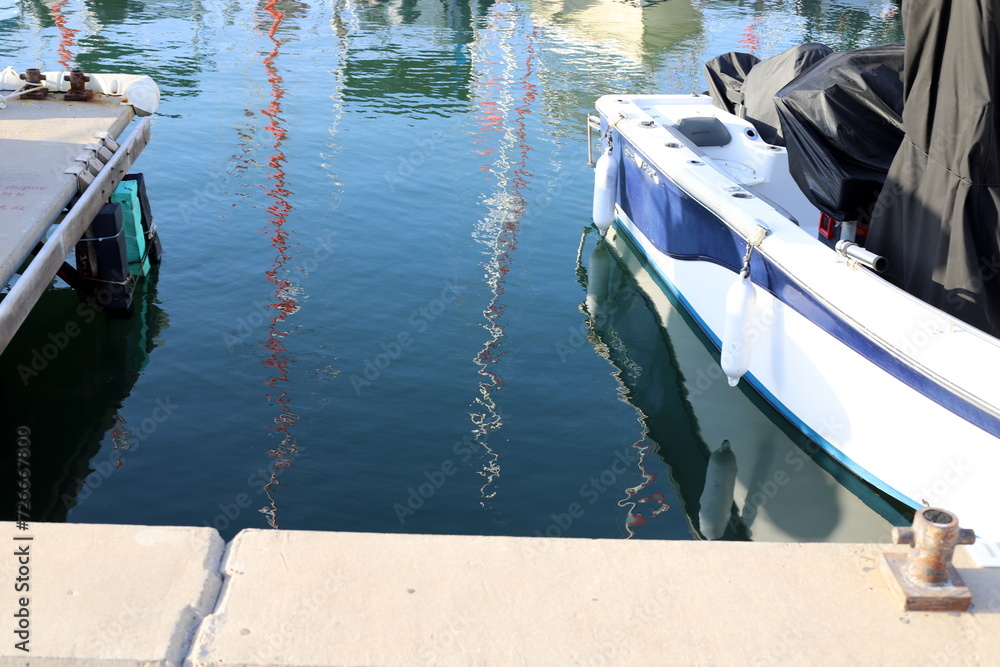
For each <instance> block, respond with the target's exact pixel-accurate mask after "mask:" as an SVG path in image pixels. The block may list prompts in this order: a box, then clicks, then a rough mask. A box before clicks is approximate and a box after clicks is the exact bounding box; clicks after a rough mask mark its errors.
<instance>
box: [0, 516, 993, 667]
mask: <svg viewBox="0 0 1000 667" xmlns="http://www.w3.org/2000/svg"><path fill="white" fill-rule="evenodd" d="M0 525H2V526H3V529H2V530H3V535H4V537H5V539H6V540H7V543H8V545H9V549H8V555H7V556H5V557H4V561H5V562H4V565H3V568H2V578H3V581H2V582H0V590H2V591H4V593H3V594H2V595H0V618H4V619H7V620H6V623H7V625H8V626H9V627H8V628H7V629H5V630H4V632H3V633H0V636H3V637H5V638H6V639H5V640H4V642H3V644H2V645H0V660H2V661H3V662H4V663H5V664H16V665H28V664H31V665H55V664H59V665H63V664H70V663H73V662H77V663H80V662H83V663H87V664H95V665H104V664H106V665H171V664H186V665H563V664H581V665H618V664H622V665H637V664H666V665H709V664H710V665H749V664H761V665H802V664H822V665H924V664H933V665H990V664H998V662H1000V569H981V568H977V567H975V566H973V565H972V561H971V559H970V558H969V557H968V555H967V554H966V553H965V551H964V549H963V548H959V550H958V551H957V552H956V556H955V563H956V565H957V566H958V568H959V571H960V572H961V574H962V576H963V578H964V579H965V582H966V583H967V584H968V586H969V588H970V589H971V590H972V595H973V607H972V609H971V610H970V611H969V612H966V613H957V612H944V613H942V612H903V611H901V609H900V607H899V602H898V600H897V599H896V598H895V597H894V596H893V595H892V594H891V592H890V589H889V587H888V586H887V584H886V582H885V580H884V578H883V575H882V573H881V571H880V568H879V561H880V559H881V558H882V554H883V553H884V552H885V551H896V552H900V551H905V548H904V547H897V546H890V545H854V544H765V543H733V542H658V541H637V540H636V541H632V540H586V539H535V538H514V537H467V536H429V535H384V534H367V533H320V532H298V531H272V530H246V531H243V532H241V533H240V534H239V535H237V536H236V538H235V539H234V540H233V541H232V543H230V544H229V545H228V546H226V545H224V543H223V542H222V540H221V538H220V537H219V535H218V534H217V533H216V532H215V531H214V530H212V529H209V528H180V527H155V528H154V527H146V526H103V525H82V524H31V525H30V526H29V529H28V530H16V529H15V526H14V524H12V523H6V524H0ZM26 537H31V539H30V540H26V539H20V540H17V539H15V538H26ZM25 545H28V546H27V549H28V553H29V554H30V557H29V558H27V560H28V564H27V567H28V569H29V573H28V575H27V576H28V577H29V579H28V583H29V584H30V591H28V592H16V591H15V585H16V583H17V578H18V577H19V576H23V574H19V572H23V571H22V570H19V567H20V565H19V564H18V558H19V557H18V556H16V555H14V554H15V553H16V552H17V551H18V550H19V549H24V548H25ZM21 553H24V552H23V551H21ZM21 558H23V557H21ZM22 583H24V582H22ZM21 597H25V598H29V599H28V600H27V604H26V605H25V604H24V602H25V600H21V599H20V598H21ZM25 608H26V609H28V614H29V618H30V622H29V636H30V640H29V643H28V645H27V647H28V648H30V652H29V653H25V652H24V651H22V650H20V649H19V648H16V646H15V643H16V642H18V641H20V639H19V637H18V635H17V634H16V632H12V631H16V630H17V624H18V617H17V616H16V614H18V613H20V610H21V609H25Z"/></svg>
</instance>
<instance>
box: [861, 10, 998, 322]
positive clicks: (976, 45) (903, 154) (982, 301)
mask: <svg viewBox="0 0 1000 667" xmlns="http://www.w3.org/2000/svg"><path fill="white" fill-rule="evenodd" d="M998 20H1000V0H920V1H916V0H912V1H911V2H908V3H906V4H905V5H904V9H903V30H904V33H905V35H906V55H905V61H906V62H905V68H904V90H905V107H904V111H903V129H904V130H905V132H906V137H905V138H904V140H903V143H902V145H901V146H900V149H899V152H898V153H897V154H896V157H895V159H894V160H893V162H892V166H891V167H890V169H889V175H888V178H887V179H886V183H885V187H884V188H883V189H882V194H881V195H880V196H879V199H878V202H877V204H876V206H875V210H874V212H873V214H872V225H871V231H870V233H869V236H868V242H867V247H868V248H869V249H870V250H872V251H874V252H876V253H879V254H881V255H883V256H884V257H885V258H886V259H888V260H889V274H890V278H891V279H893V280H895V281H897V282H898V284H899V285H900V286H901V287H902V288H903V289H905V290H906V291H908V292H910V293H911V294H913V295H915V296H917V297H919V298H921V299H923V300H924V301H927V302H928V303H930V304H931V305H934V306H937V307H938V308H941V309H942V310H944V311H946V312H948V313H951V314H953V315H954V316H956V317H958V318H959V319H961V320H964V321H965V322H968V323H969V324H971V325H973V326H976V327H978V328H980V329H983V330H985V331H987V332H989V333H991V334H992V335H994V336H997V335H1000V230H998V226H997V221H998V217H1000V216H998V210H1000V146H998V141H1000V118H998V115H997V109H996V105H995V103H994V99H993V98H994V95H996V94H997V93H998V92H1000V85H998V84H1000V71H998V63H1000V60H998V58H1000V26H998Z"/></svg>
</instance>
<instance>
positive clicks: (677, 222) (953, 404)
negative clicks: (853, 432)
mask: <svg viewBox="0 0 1000 667" xmlns="http://www.w3.org/2000/svg"><path fill="white" fill-rule="evenodd" d="M619 141H620V142H621V143H620V144H619V145H621V144H625V146H627V150H626V149H625V147H623V153H625V155H623V157H622V159H621V160H619V175H618V185H619V191H618V203H619V205H620V206H621V208H622V210H623V211H624V212H625V214H626V215H627V216H628V217H629V219H630V220H632V222H633V224H635V226H636V227H637V228H638V229H639V231H640V232H641V233H642V234H643V235H644V236H645V237H646V238H647V239H649V241H650V242H651V243H652V244H653V245H654V246H655V247H656V248H657V249H658V250H659V251H660V252H662V253H663V254H665V255H667V256H669V257H671V258H673V259H675V260H680V261H706V262H711V263H713V264H718V265H720V266H723V267H726V268H727V269H729V270H731V271H733V272H734V273H736V272H737V271H738V270H739V268H740V266H741V265H742V257H743V253H744V252H745V250H746V242H745V241H744V240H743V239H742V238H741V237H740V236H739V235H738V234H737V233H736V232H735V231H734V230H733V229H732V228H730V227H729V226H728V225H726V224H725V223H724V222H723V221H722V220H721V219H720V218H719V217H718V216H717V215H716V214H715V213H714V212H712V211H711V210H709V209H708V208H706V207H705V206H704V205H703V204H702V203H701V202H699V201H698V200H696V199H694V198H693V197H691V196H690V195H688V194H687V193H686V192H684V191H683V190H682V189H681V188H680V187H679V186H678V185H677V184H676V183H674V182H673V181H672V180H671V179H670V178H669V177H668V176H667V175H666V174H665V173H664V172H663V171H662V170H660V169H657V173H658V174H659V178H658V181H659V183H654V182H653V180H652V179H651V178H650V177H649V175H648V174H647V173H646V172H645V171H644V170H643V169H641V168H640V167H639V166H638V165H636V164H635V163H634V162H633V161H632V160H631V159H629V158H628V157H627V151H635V152H636V153H640V155H641V152H640V151H638V149H637V148H636V147H635V146H634V145H633V144H631V143H629V142H628V141H626V140H625V139H624V138H623V137H621V138H619ZM644 162H645V163H646V165H647V167H646V168H647V169H648V168H649V165H651V164H652V163H651V161H650V160H648V159H645V158H644ZM654 168H655V167H654ZM704 168H705V169H708V168H710V167H708V166H705V167H704ZM751 275H752V277H753V282H754V284H756V285H758V286H759V287H760V288H762V289H765V290H767V291H768V292H770V293H771V295H773V296H774V298H776V299H778V300H779V301H781V302H782V303H784V304H786V305H788V306H789V307H790V308H792V309H793V310H795V311H796V312H798V313H799V314H801V315H802V316H803V317H805V318H806V319H808V320H809V321H810V322H812V323H813V324H815V325H816V326H818V327H820V328H821V329H823V331H825V332H827V333H828V334H830V335H831V336H833V337H834V338H836V339H837V340H839V341H840V342H841V343H843V344H844V345H846V346H847V347H849V348H850V349H851V350H854V351H855V352H857V353H858V354H859V355H861V356H862V357H864V358H866V359H868V360H870V361H871V362H872V363H873V364H875V365H876V366H878V367H879V368H881V369H882V370H884V371H886V372H887V373H889V374H890V375H892V376H893V377H894V378H896V379H898V380H899V381H901V382H903V383H904V384H906V386H908V387H911V388H912V389H914V390H915V391H917V392H919V393H920V394H922V395H923V396H926V397H927V398H929V399H930V400H932V401H934V402H935V403H937V404H938V405H940V406H942V407H943V408H945V409H947V410H948V411H950V412H952V413H953V414H955V415H957V416H959V417H961V418H962V419H965V420H966V421H968V422H970V423H971V424H974V425H975V426H977V427H979V428H981V429H982V430H984V431H986V432H987V433H990V434H991V435H993V436H994V437H997V438H1000V417H998V416H997V415H995V414H993V413H991V412H989V411H987V410H985V409H983V408H982V407H980V406H978V405H975V404H974V403H970V402H969V401H967V400H965V399H964V398H963V397H962V396H960V395H958V394H956V393H955V392H954V391H952V390H951V389H949V388H948V387H946V386H943V385H941V384H939V383H937V382H936V381H934V380H933V379H932V378H930V377H928V376H926V375H924V374H923V373H921V372H920V371H919V370H918V369H916V368H914V367H913V366H910V365H908V364H906V363H905V362H904V361H903V360H902V359H900V358H899V357H897V356H895V355H894V354H893V353H892V352H890V351H889V350H888V349H886V348H884V347H883V346H881V345H880V344H878V343H876V342H875V341H873V340H872V339H871V338H869V337H868V336H867V335H865V334H864V333H863V332H861V331H859V330H858V329H857V328H856V327H854V326H852V324H851V323H850V322H849V321H846V320H845V319H844V318H843V317H841V316H840V314H839V313H837V312H835V311H834V310H832V309H831V308H830V307H829V306H828V305H827V304H825V303H823V302H822V301H820V300H819V299H817V298H816V296H815V295H813V294H811V293H810V292H809V291H807V290H806V289H805V288H804V287H803V286H802V284H801V283H799V282H798V281H796V280H795V279H794V278H792V276H790V275H789V274H788V273H786V272H785V271H784V270H782V269H781V268H779V267H777V266H775V265H774V264H773V263H772V262H769V261H767V260H766V259H765V257H764V256H763V255H762V254H761V253H759V252H756V253H754V254H753V256H752V260H751ZM674 291H675V293H678V298H679V299H681V300H682V301H683V302H684V303H685V307H686V308H688V310H689V311H690V312H691V314H692V315H694V316H695V317H696V318H697V319H698V321H699V323H700V324H701V326H702V328H703V329H705V330H706V333H708V334H709V336H711V337H712V340H713V342H715V344H716V345H719V339H718V338H717V337H716V336H715V335H714V334H713V333H712V332H711V331H709V330H708V328H707V326H705V323H704V322H703V321H702V320H701V318H700V317H698V316H697V313H696V312H694V310H693V309H691V308H690V304H688V303H687V302H686V301H685V300H684V298H683V296H682V295H681V294H679V291H678V290H676V289H674ZM762 393H763V390H762ZM775 400H776V399H775ZM807 434H808V433H807Z"/></svg>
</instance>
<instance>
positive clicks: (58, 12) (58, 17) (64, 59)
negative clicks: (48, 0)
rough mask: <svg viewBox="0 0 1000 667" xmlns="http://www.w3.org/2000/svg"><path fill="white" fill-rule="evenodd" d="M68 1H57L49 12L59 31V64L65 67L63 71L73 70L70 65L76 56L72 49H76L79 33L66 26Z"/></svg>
mask: <svg viewBox="0 0 1000 667" xmlns="http://www.w3.org/2000/svg"><path fill="white" fill-rule="evenodd" d="M67 1H68V0H57V2H55V3H53V4H52V6H50V7H49V11H50V12H51V13H52V22H53V23H55V24H56V28H58V29H59V48H58V49H57V52H58V53H59V64H60V65H62V66H63V69H72V66H71V65H70V63H72V62H73V58H74V54H73V51H72V50H71V49H74V48H75V47H76V33H77V32H78V31H77V30H74V29H72V28H70V27H69V26H68V25H67V24H66V15H65V14H64V13H63V7H65V6H66V2H67Z"/></svg>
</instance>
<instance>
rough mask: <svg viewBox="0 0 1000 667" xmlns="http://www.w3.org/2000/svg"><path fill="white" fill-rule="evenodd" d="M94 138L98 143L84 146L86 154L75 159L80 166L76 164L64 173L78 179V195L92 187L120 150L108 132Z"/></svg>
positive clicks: (81, 154) (98, 134) (100, 133)
mask: <svg viewBox="0 0 1000 667" xmlns="http://www.w3.org/2000/svg"><path fill="white" fill-rule="evenodd" d="M94 137H95V138H96V139H98V141H96V142H93V143H89V144H87V145H86V146H84V147H83V149H84V152H83V153H80V154H79V155H77V156H76V157H75V158H74V159H73V161H74V162H76V163H78V164H74V165H73V166H72V167H69V168H67V169H66V170H65V171H64V172H63V173H66V174H72V175H74V176H76V177H77V194H78V195H79V194H81V193H82V192H83V191H84V190H86V189H87V188H88V187H90V184H91V183H93V182H94V179H95V178H96V177H97V175H98V174H100V173H101V170H102V169H104V165H106V164H107V163H108V162H110V161H111V158H113V157H114V156H115V153H117V152H118V149H119V148H120V146H119V145H118V143H117V142H116V141H115V140H114V139H112V138H111V135H109V134H108V133H107V132H98V133H97V134H95V135H94Z"/></svg>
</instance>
